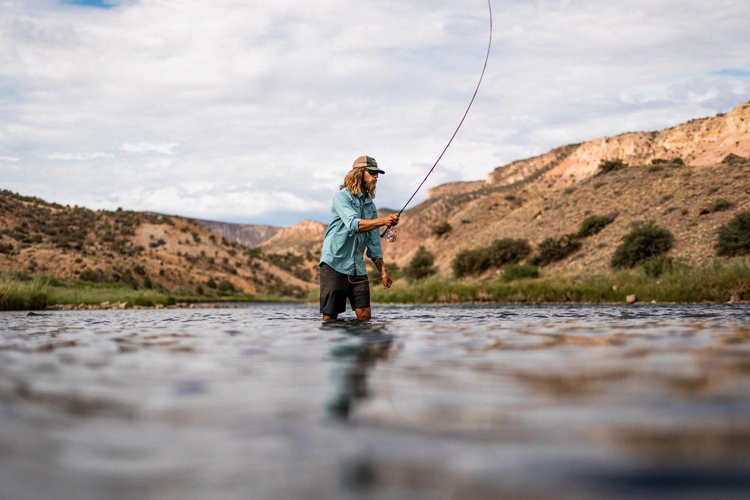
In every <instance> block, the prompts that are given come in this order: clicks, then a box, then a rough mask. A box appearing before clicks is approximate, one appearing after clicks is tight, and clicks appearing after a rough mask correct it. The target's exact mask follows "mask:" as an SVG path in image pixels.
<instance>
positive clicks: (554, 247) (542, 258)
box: [529, 234, 581, 266]
mask: <svg viewBox="0 0 750 500" xmlns="http://www.w3.org/2000/svg"><path fill="white" fill-rule="evenodd" d="M580 248H581V242H580V241H578V240H577V239H576V235H575V234H566V235H565V236H561V237H560V238H546V239H545V240H543V241H542V242H541V243H539V246H538V247H537V254H536V255H535V256H534V258H533V259H531V262H529V263H530V264H533V265H537V266H546V265H548V264H552V263H553V262H557V261H558V260H563V259H564V258H565V257H567V256H568V255H570V254H572V253H573V252H576V251H578V250H579V249H580Z"/></svg>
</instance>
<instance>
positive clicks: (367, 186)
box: [362, 179, 378, 199]
mask: <svg viewBox="0 0 750 500" xmlns="http://www.w3.org/2000/svg"><path fill="white" fill-rule="evenodd" d="M377 187H378V181H370V182H367V181H365V180H364V179H363V180H362V190H363V191H365V192H367V193H368V194H369V195H370V198H372V199H375V190H376V189H377Z"/></svg>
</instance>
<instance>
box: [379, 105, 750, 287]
mask: <svg viewBox="0 0 750 500" xmlns="http://www.w3.org/2000/svg"><path fill="white" fill-rule="evenodd" d="M748 156H750V103H744V104H741V105H740V106H738V107H736V108H735V109H734V110H732V111H731V112H730V113H726V114H722V115H717V116H715V117H711V118H704V119H699V120H691V121H689V122H687V123H684V124H682V125H679V126H677V127H673V128H670V129H666V130H663V131H661V132H638V133H627V134H622V135H619V136H617V137H612V138H601V139H595V140H592V141H589V142H585V143H582V144H573V145H568V146H563V147H560V148H557V149H554V150H552V151H550V152H549V153H546V154H544V155H541V156H537V157H534V158H530V159H527V160H520V161H516V162H513V163H510V164H508V165H505V166H502V167H498V168H496V169H495V170H493V171H492V172H491V173H490V174H489V176H488V177H487V179H486V180H485V181H474V182H459V183H450V184H446V185H442V186H438V187H437V188H433V189H431V190H430V191H429V194H428V197H427V199H426V200H425V201H424V202H423V203H421V204H419V205H417V206H415V207H413V208H411V209H409V210H407V211H406V212H405V213H404V216H403V217H402V223H401V224H400V225H399V239H398V241H397V242H396V243H394V244H392V245H385V247H384V248H385V253H386V258H387V259H389V260H391V261H396V262H397V263H399V264H401V265H404V264H406V263H408V262H409V260H410V258H411V256H412V255H413V254H414V252H415V250H416V249H417V248H418V247H419V246H420V245H424V246H425V247H426V248H427V249H428V250H430V251H431V252H433V253H434V254H435V255H436V257H437V263H438V265H439V267H440V269H441V271H442V272H446V273H447V272H449V270H450V261H451V260H452V259H453V258H454V257H455V255H456V254H457V253H458V252H460V251H461V250H465V249H471V248H476V247H481V246H486V245H488V244H489V243H491V242H492V241H494V240H495V239H501V238H522V239H528V240H529V242H530V243H531V244H532V245H535V244H538V243H539V242H540V241H542V240H543V239H545V238H548V237H560V236H562V235H564V234H568V233H574V232H576V231H577V230H578V228H579V225H580V224H581V222H582V220H583V219H584V218H585V217H586V216H588V215H591V214H596V215H605V214H608V213H611V212H615V211H617V212H619V216H618V217H617V219H616V221H615V223H613V224H611V225H610V226H608V228H607V229H606V230H605V231H603V232H602V233H600V234H599V235H596V236H595V237H592V238H590V240H589V241H586V242H584V248H583V250H582V251H580V252H577V253H576V254H575V255H574V256H572V257H570V258H569V259H566V260H564V261H562V262H560V263H558V264H556V265H554V266H551V267H550V270H552V271H555V270H556V271H564V270H577V269H590V270H595V269H596V270H603V269H606V268H607V264H608V262H609V258H610V257H611V255H612V253H613V252H614V249H615V248H616V246H617V244H618V243H619V240H620V239H621V238H622V236H623V235H624V234H625V232H627V229H628V227H629V226H630V225H631V224H632V223H633V222H637V221H642V222H646V221H654V222H655V223H657V224H658V225H662V226H663V227H665V228H667V229H670V230H671V231H672V232H673V233H674V234H675V236H676V238H677V245H676V247H675V248H674V249H673V250H672V255H674V256H676V257H678V258H682V259H684V260H686V261H689V262H697V261H700V260H702V259H705V258H709V257H711V256H712V255H713V250H712V247H713V242H714V241H715V231H716V229H717V227H718V226H719V225H720V224H722V223H723V222H725V221H726V220H727V219H729V218H731V216H732V215H733V214H734V213H736V212H737V211H740V210H748V209H750V206H749V205H748V190H749V189H750V175H748V174H750V171H748V164H747V162H746V161H743V158H747V157H748ZM675 159H676V162H674V161H672V160H675ZM725 159H726V161H725V162H724V163H722V161H724V160H725ZM732 159H734V160H735V161H733V162H730V161H729V160H732ZM603 160H621V161H622V162H623V163H625V164H627V165H628V168H625V169H623V170H620V171H618V172H614V173H611V174H607V175H602V176H597V171H598V168H599V165H600V163H601V162H602V161H603ZM717 199H723V200H726V201H728V202H729V205H722V206H723V207H724V208H726V210H721V211H716V212H712V213H709V214H703V215H701V214H700V212H701V211H704V210H705V209H706V207H707V206H709V204H711V203H712V202H714V201H716V200H717ZM445 223H448V224H449V225H450V227H451V231H450V232H449V233H445V234H444V235H443V236H441V237H438V236H436V235H434V234H433V233H432V228H433V227H435V226H437V225H439V224H445Z"/></svg>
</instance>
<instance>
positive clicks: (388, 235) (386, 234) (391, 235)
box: [380, 227, 398, 243]
mask: <svg viewBox="0 0 750 500" xmlns="http://www.w3.org/2000/svg"><path fill="white" fill-rule="evenodd" d="M380 237H381V238H385V241H387V242H388V243H393V242H395V241H396V239H397V238H398V235H397V234H396V230H395V229H392V228H390V227H388V228H386V229H385V231H383V234H381V235H380Z"/></svg>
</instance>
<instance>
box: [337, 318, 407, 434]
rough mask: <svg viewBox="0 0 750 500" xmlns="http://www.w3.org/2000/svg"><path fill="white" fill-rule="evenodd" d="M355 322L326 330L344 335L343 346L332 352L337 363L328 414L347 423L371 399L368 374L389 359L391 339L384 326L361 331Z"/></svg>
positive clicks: (338, 324) (340, 345)
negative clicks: (354, 412)
mask: <svg viewBox="0 0 750 500" xmlns="http://www.w3.org/2000/svg"><path fill="white" fill-rule="evenodd" d="M352 323H355V322H343V321H342V322H331V323H326V324H324V326H323V328H325V329H328V328H336V330H339V328H340V331H341V333H342V334H343V335H344V336H343V337H341V338H340V339H338V340H339V341H340V343H339V344H338V345H337V346H336V347H334V348H333V349H331V359H332V360H333V362H334V365H333V371H332V373H331V382H333V386H334V395H333V397H332V398H331V399H330V400H329V402H328V404H327V405H326V410H327V413H328V415H329V416H330V417H332V418H334V419H336V420H347V419H348V418H349V416H350V414H351V412H352V410H353V409H354V407H355V406H356V405H357V403H359V402H361V401H362V400H364V399H366V398H368V397H369V396H370V394H369V390H368V387H367V376H368V372H369V371H370V370H371V369H372V368H373V367H374V366H375V363H376V362H377V361H378V360H381V359H387V358H388V353H389V350H390V348H391V342H392V339H393V338H392V336H391V335H387V334H385V333H384V330H383V328H382V327H381V326H379V325H376V326H375V327H372V326H371V325H372V324H371V323H358V325H367V328H366V329H362V328H359V327H358V325H357V324H354V325H353V324H352Z"/></svg>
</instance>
